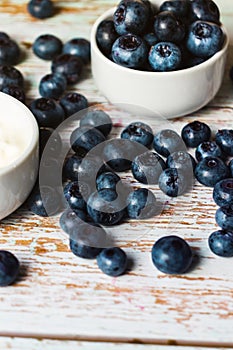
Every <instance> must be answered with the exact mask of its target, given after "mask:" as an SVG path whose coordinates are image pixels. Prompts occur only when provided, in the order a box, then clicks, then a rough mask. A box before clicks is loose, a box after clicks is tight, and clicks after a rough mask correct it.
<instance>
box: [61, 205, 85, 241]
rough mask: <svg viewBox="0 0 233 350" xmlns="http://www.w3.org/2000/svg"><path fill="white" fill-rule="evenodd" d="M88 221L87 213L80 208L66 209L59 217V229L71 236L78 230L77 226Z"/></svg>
mask: <svg viewBox="0 0 233 350" xmlns="http://www.w3.org/2000/svg"><path fill="white" fill-rule="evenodd" d="M86 221H88V215H87V213H86V211H85V210H82V209H70V208H68V209H66V210H65V211H64V212H63V213H62V215H61V216H60V218H59V225H60V227H61V229H62V230H63V231H64V232H66V233H67V234H68V235H69V236H70V237H73V236H74V235H75V234H76V233H77V231H78V230H79V226H80V225H81V224H83V223H84V222H86Z"/></svg>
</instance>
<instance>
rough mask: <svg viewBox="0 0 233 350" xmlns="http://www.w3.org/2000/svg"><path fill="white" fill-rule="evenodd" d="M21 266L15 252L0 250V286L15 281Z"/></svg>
mask: <svg viewBox="0 0 233 350" xmlns="http://www.w3.org/2000/svg"><path fill="white" fill-rule="evenodd" d="M19 268H20V265H19V260H18V259H17V258H16V256H15V255H14V254H12V253H11V252H8V251H6V250H0V287H6V286H9V285H10V284H12V283H13V282H15V280H16V278H17V277H18V274H19Z"/></svg>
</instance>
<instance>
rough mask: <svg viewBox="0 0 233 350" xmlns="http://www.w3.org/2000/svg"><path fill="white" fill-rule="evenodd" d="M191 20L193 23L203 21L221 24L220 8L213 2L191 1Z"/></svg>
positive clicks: (203, 0) (204, 0)
mask: <svg viewBox="0 0 233 350" xmlns="http://www.w3.org/2000/svg"><path fill="white" fill-rule="evenodd" d="M189 20H190V21H191V22H194V21H197V20H202V21H209V22H215V23H217V24H219V23H220V22H219V20H220V12H219V9H218V6H217V5H216V3H215V2H214V1H212V0H195V1H190V13H189Z"/></svg>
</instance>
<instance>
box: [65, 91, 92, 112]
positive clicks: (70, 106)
mask: <svg viewBox="0 0 233 350" xmlns="http://www.w3.org/2000/svg"><path fill="white" fill-rule="evenodd" d="M60 105H61V106H62V108H63V109H64V111H65V115H66V118H68V117H70V116H71V115H72V114H75V113H77V112H79V111H81V110H82V109H85V108H87V107H88V101H87V99H86V97H85V96H83V95H82V94H79V93H77V92H68V93H67V94H66V95H65V96H63V97H62V98H61V99H60Z"/></svg>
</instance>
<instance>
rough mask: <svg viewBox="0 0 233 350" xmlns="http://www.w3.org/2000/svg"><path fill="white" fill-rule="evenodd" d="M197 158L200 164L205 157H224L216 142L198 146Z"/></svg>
mask: <svg viewBox="0 0 233 350" xmlns="http://www.w3.org/2000/svg"><path fill="white" fill-rule="evenodd" d="M195 156H196V159H197V161H198V162H200V160H202V159H203V158H205V157H219V158H222V157H223V152H222V150H221V148H220V147H219V146H218V145H217V143H216V142H215V141H205V142H202V143H200V144H199V145H198V146H197V149H196V151H195Z"/></svg>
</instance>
